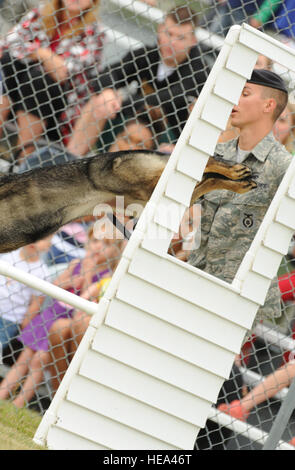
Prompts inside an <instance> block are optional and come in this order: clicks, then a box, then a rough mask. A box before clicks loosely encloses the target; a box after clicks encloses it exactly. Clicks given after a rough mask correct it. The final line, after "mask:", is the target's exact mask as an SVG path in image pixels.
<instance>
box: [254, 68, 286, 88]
mask: <svg viewBox="0 0 295 470" xmlns="http://www.w3.org/2000/svg"><path fill="white" fill-rule="evenodd" d="M247 82H249V83H254V84H255V85H261V86H268V87H270V88H275V89H276V90H281V91H283V92H284V93H288V89H287V87H286V84H285V82H284V80H283V79H282V78H281V77H280V76H279V75H278V74H277V73H275V72H272V71H271V70H265V69H254V70H253V73H252V75H251V78H250V79H249V80H247Z"/></svg>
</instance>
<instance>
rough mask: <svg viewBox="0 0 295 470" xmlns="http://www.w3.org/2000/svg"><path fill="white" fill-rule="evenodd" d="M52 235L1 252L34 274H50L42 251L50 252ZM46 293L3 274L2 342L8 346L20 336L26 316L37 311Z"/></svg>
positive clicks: (3, 258) (43, 276)
mask: <svg viewBox="0 0 295 470" xmlns="http://www.w3.org/2000/svg"><path fill="white" fill-rule="evenodd" d="M51 238H52V237H48V238H45V239H44V240H41V241H39V242H36V243H32V244H31V245H27V246H24V247H23V248H20V249H18V250H16V251H13V252H11V253H6V254H3V255H1V257H0V259H1V261H5V262H7V263H9V264H11V265H13V266H15V267H16V268H18V269H21V270H22V271H24V272H27V273H30V274H34V275H35V276H37V277H39V278H40V279H47V278H49V271H48V269H47V266H46V264H45V263H44V262H43V261H42V258H41V256H40V254H41V253H42V252H47V251H48V249H49V247H50V244H51ZM44 299H45V297H44V296H41V294H40V292H38V291H35V290H34V289H32V288H31V287H29V286H25V285H24V284H22V283H20V282H18V281H15V280H14V279H9V278H7V277H5V276H0V345H1V347H2V349H4V348H6V347H7V346H8V345H9V343H10V341H11V340H12V339H14V338H16V337H17V335H18V334H19V332H20V327H23V325H24V321H25V318H30V317H31V316H32V315H33V314H36V313H37V312H38V311H39V309H40V307H41V305H42V303H43V302H44Z"/></svg>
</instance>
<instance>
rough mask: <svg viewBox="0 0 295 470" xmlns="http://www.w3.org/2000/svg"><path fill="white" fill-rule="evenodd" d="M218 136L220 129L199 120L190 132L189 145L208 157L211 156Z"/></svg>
mask: <svg viewBox="0 0 295 470" xmlns="http://www.w3.org/2000/svg"><path fill="white" fill-rule="evenodd" d="M219 135H220V129H218V128H217V127H215V126H213V125H212V124H209V123H208V122H206V121H202V120H201V119H199V120H198V121H197V122H196V124H195V126H194V128H193V130H192V134H191V137H190V140H189V145H191V146H192V147H195V148H196V149H197V150H201V152H204V153H207V154H208V155H213V154H214V150H215V146H216V144H217V140H218V137H219Z"/></svg>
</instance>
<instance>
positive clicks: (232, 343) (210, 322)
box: [113, 274, 246, 354]
mask: <svg viewBox="0 0 295 470" xmlns="http://www.w3.org/2000/svg"><path fill="white" fill-rule="evenodd" d="M142 292H144V295H142ZM119 299H121V300H123V301H124V302H126V303H128V304H130V305H134V307H137V308H140V309H142V310H144V311H145V312H148V313H150V314H151V315H154V316H156V317H158V318H162V319H163V320H165V321H167V322H169V323H171V324H172V325H176V326H178V327H179V328H182V329H184V330H186V331H191V332H192V333H193V334H196V335H199V336H200V337H201V338H204V339H205V338H206V339H208V341H211V342H213V343H215V344H217V345H218V346H221V347H224V348H230V350H232V351H234V352H236V353H237V354H239V352H240V349H241V342H242V341H243V338H244V336H245V334H246V329H245V328H242V327H240V326H239V325H236V324H235V323H233V322H229V320H228V319H226V318H225V317H224V316H223V317H220V316H218V315H215V314H214V313H212V312H210V311H209V310H205V309H203V308H201V307H199V306H198V305H194V304H192V303H190V302H187V301H185V300H183V299H180V298H179V297H176V296H175V295H173V294H171V293H170V292H167V291H164V290H163V289H160V288H158V287H157V286H153V285H152V284H149V283H147V282H145V281H143V280H142V279H139V278H136V277H134V276H131V275H130V274H126V276H124V277H123V278H122V280H121V283H120V286H119V288H118V291H117V294H116V299H114V300H113V303H116V302H118V301H119ZM234 320H235V318H233V321H234ZM225 330H226V331H228V333H227V335H226V336H225V335H224V333H223V332H224V331H225Z"/></svg>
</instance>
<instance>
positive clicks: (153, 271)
mask: <svg viewBox="0 0 295 470" xmlns="http://www.w3.org/2000/svg"><path fill="white" fill-rule="evenodd" d="M189 268H191V269H189ZM128 271H129V273H131V274H133V275H135V276H137V277H139V278H141V279H144V280H146V281H147V282H150V283H151V284H154V285H156V286H159V287H160V288H162V289H164V290H167V291H168V292H171V293H173V294H175V295H176V296H178V297H181V298H182V299H185V300H187V301H189V302H192V303H195V304H197V305H199V306H200V307H202V308H205V309H206V310H209V311H212V312H214V313H216V314H218V315H220V316H224V317H225V318H229V319H231V318H235V322H236V323H237V324H239V325H241V326H243V327H245V328H251V325H252V321H253V320H252V317H253V318H254V316H255V314H256V308H257V305H256V304H254V303H252V302H251V301H247V300H246V299H244V298H242V297H241V296H240V295H238V294H236V295H235V292H234V289H231V287H230V285H229V284H227V283H225V282H222V281H219V280H218V279H217V278H213V276H209V275H206V273H203V272H202V271H200V270H198V269H195V268H193V267H192V266H189V265H187V263H181V262H178V260H176V259H175V258H173V257H172V256H171V257H168V256H167V257H165V258H164V257H162V258H157V257H156V255H154V254H152V253H150V252H148V251H146V250H142V249H138V250H137V252H136V254H135V256H134V258H133V260H132V261H131V263H130V266H129V269H128ZM167 273H169V276H167ZM218 281H219V282H218ZM212 292H214V295H212ZM216 298H218V302H216Z"/></svg>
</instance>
